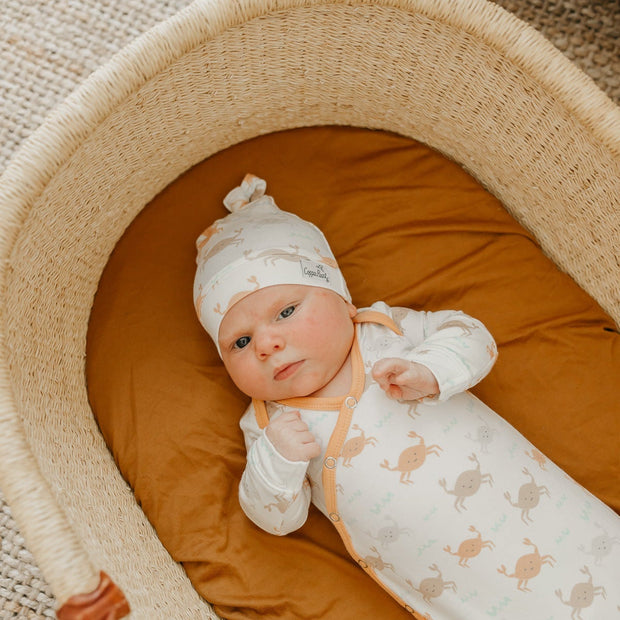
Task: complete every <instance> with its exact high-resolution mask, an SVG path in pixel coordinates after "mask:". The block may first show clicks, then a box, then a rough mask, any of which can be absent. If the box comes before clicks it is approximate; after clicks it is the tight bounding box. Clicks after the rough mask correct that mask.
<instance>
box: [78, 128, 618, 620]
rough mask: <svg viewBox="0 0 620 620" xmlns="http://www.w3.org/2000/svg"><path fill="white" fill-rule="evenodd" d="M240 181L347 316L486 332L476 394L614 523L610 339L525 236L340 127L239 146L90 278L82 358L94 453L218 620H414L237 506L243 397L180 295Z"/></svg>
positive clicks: (591, 305) (465, 193)
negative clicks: (334, 285)
mask: <svg viewBox="0 0 620 620" xmlns="http://www.w3.org/2000/svg"><path fill="white" fill-rule="evenodd" d="M246 172H252V173H254V174H257V175H258V176H260V177H262V178H264V179H266V180H267V183H268V186H267V193H269V194H271V195H273V196H274V198H275V200H276V202H277V204H278V205H279V206H280V207H281V208H283V209H286V210H288V211H291V212H294V213H297V214H298V215H300V216H301V217H303V218H305V219H308V220H311V221H313V222H314V223H315V224H317V225H318V226H319V228H321V229H322V230H323V232H324V233H325V235H326V237H327V239H328V240H329V242H330V244H331V246H332V249H333V251H334V253H335V255H336V257H337V258H338V260H339V263H340V266H341V269H342V271H343V272H344V275H345V277H346V279H347V283H348V285H349V289H350V291H351V294H352V296H353V300H354V302H355V303H356V305H357V306H358V307H364V306H367V305H370V304H371V303H372V302H374V301H377V300H383V301H385V302H386V303H388V304H390V305H401V306H408V307H412V308H415V309H425V310H440V309H459V310H463V311H464V312H466V313H468V314H471V315H472V316H474V317H476V318H479V319H480V320H482V321H483V322H484V323H485V324H486V325H487V327H488V328H489V329H490V331H491V333H492V334H493V335H494V337H495V339H496V341H497V344H498V348H499V360H498V362H497V364H496V366H495V367H494V369H493V370H492V371H491V373H490V375H489V376H488V377H487V378H486V379H485V380H484V381H483V382H482V383H481V384H479V385H478V386H476V388H475V389H474V390H472V391H473V392H474V393H475V394H476V396H478V397H479V398H481V399H482V400H483V401H484V402H486V403H487V404H488V405H489V406H490V407H492V408H493V409H494V410H495V411H497V412H498V413H499V414H500V415H502V416H503V417H504V418H505V419H506V420H508V422H510V423H511V424H512V425H513V426H515V427H516V428H517V429H518V430H519V431H520V432H521V433H523V434H524V435H525V436H526V437H527V438H528V439H529V440H530V441H532V442H533V443H534V445H536V446H537V448H538V449H539V450H540V451H541V452H542V453H543V454H544V456H540V455H538V454H534V453H533V454H532V458H533V461H532V467H538V466H540V465H537V462H538V463H540V462H542V459H544V458H549V459H551V460H553V461H555V462H556V463H557V464H558V465H559V466H561V467H562V468H563V469H564V470H565V471H566V472H567V473H568V474H570V475H571V476H572V477H573V478H575V479H576V480H577V481H578V482H580V483H581V484H583V485H584V486H585V487H586V488H587V489H589V490H590V491H591V492H592V493H594V494H595V495H597V496H598V497H599V498H601V499H602V500H603V501H605V502H606V503H608V504H609V505H610V506H612V507H613V508H614V509H615V510H619V509H620V487H619V485H618V480H619V479H620V452H619V451H618V436H619V435H620V404H619V403H620V399H619V398H618V395H617V389H618V387H619V386H618V377H620V336H619V334H618V332H617V331H616V328H615V326H614V322H613V321H612V319H611V318H610V317H609V316H608V315H607V314H606V313H605V312H603V311H602V310H601V308H600V307H599V306H598V305H597V303H596V302H594V301H593V300H592V299H591V298H590V297H589V296H588V295H587V294H586V293H585V292H584V291H583V290H582V289H581V288H579V287H578V286H577V285H576V284H575V283H574V281H573V280H572V279H571V278H570V277H568V276H567V275H565V274H564V273H562V272H560V271H559V270H558V269H557V268H556V266H555V265H554V263H553V262H551V261H550V260H549V259H547V258H546V257H545V256H544V255H543V253H542V252H541V250H540V248H539V247H538V245H537V243H536V241H535V239H534V238H533V236H532V235H531V234H530V233H528V232H527V231H526V230H524V228H522V227H521V226H520V225H519V224H518V223H517V222H516V221H515V220H514V219H513V218H512V217H511V216H510V215H509V214H508V213H507V212H506V211H505V210H504V209H503V207H502V205H501V204H500V203H499V202H498V201H497V200H496V199H495V198H494V197H493V196H492V195H490V194H489V193H488V192H487V191H485V190H484V188H482V187H481V186H480V185H479V184H478V183H477V182H476V181H475V180H474V179H472V178H471V177H470V176H469V175H468V174H467V173H466V172H464V171H463V170H462V169H461V168H460V167H459V166H458V165H457V164H455V163H453V162H451V161H448V160H447V159H445V158H444V157H443V156H442V155H440V154H438V153H436V152H434V151H433V150H431V149H430V148H428V147H427V146H425V145H422V144H420V143H417V142H414V141H412V140H410V139H407V138H403V137H400V136H397V135H393V134H389V133H384V132H374V131H370V130H363V129H356V128H345V127H321V128H318V127H316V128H306V129H296V130H291V131H286V132H281V133H277V134H270V135H266V136H262V137H258V138H254V139H252V140H250V141H247V142H244V143H241V144H238V145H236V146H233V147H231V148H229V149H227V150H225V151H222V152H220V153H218V154H217V155H215V156H213V157H211V158H209V159H208V160H205V161H204V162H202V163H201V164H199V165H197V166H195V167H194V168H192V169H191V170H189V171H188V172H187V173H185V174H184V175H183V176H182V177H180V178H179V179H178V180H177V181H175V182H174V183H173V184H171V185H170V186H169V187H168V188H166V190H165V191H163V192H162V193H161V194H160V195H159V196H157V197H156V198H155V199H154V200H153V201H152V202H151V203H150V204H149V205H148V206H147V207H146V208H145V209H144V210H143V211H142V212H141V214H140V215H139V216H138V217H137V218H136V219H135V220H134V221H133V223H132V224H131V226H130V227H129V228H128V229H127V231H126V233H125V234H124V236H123V237H122V238H121V240H120V241H119V243H118V245H117V247H116V249H115V251H114V252H113V254H112V255H111V257H110V260H109V263H108V265H107V267H106V269H105V271H104V273H103V276H102V278H101V281H100V286H99V290H98V293H97V296H96V299H95V303H94V306H93V310H92V315H91V322H90V327H89V332H88V343H87V385H88V390H89V398H90V401H91V405H92V408H93V411H94V413H95V416H96V418H97V420H98V423H99V425H100V427H101V430H102V432H103V434H104V436H105V439H106V441H107V444H108V446H109V448H110V450H111V451H112V453H113V454H114V458H115V460H116V462H117V463H118V465H119V468H120V470H121V472H122V473H123V476H124V477H125V478H126V480H127V481H128V483H129V484H130V485H131V487H132V488H133V490H134V493H135V495H136V498H137V500H138V502H139V503H140V505H141V506H142V508H143V510H144V511H145V513H146V515H147V516H148V518H149V520H150V521H151V522H152V523H153V525H154V526H155V528H156V530H157V533H158V535H159V537H160V538H161V540H162V542H163V544H164V545H165V546H166V548H167V549H168V551H169V552H170V554H171V555H172V557H173V558H174V559H175V560H176V561H178V562H181V563H182V565H183V567H184V568H185V570H186V572H187V574H188V575H189V577H190V579H191V580H192V583H193V584H194V586H195V587H196V589H197V590H198V591H199V592H200V594H201V595H202V596H204V597H205V598H206V599H207V600H208V601H209V602H211V603H212V604H213V605H214V608H215V610H216V611H217V613H218V614H219V615H221V616H222V617H224V618H231V619H247V618H259V617H260V618H290V619H291V620H292V619H308V620H310V619H311V618H312V619H314V618H337V619H339V620H348V619H352V620H353V619H356V620H357V619H358V618H361V617H378V618H382V619H384V620H392V619H394V620H395V619H397V618H402V619H404V618H409V617H410V615H409V614H408V613H407V612H406V611H404V610H403V609H402V608H401V607H400V606H399V605H397V604H396V603H395V602H394V601H392V599H391V598H390V597H389V596H388V595H387V594H386V593H385V592H383V590H381V589H380V587H379V586H378V585H377V584H375V583H374V582H372V581H371V580H370V579H369V578H368V577H367V576H366V575H365V574H364V573H363V572H362V571H361V570H360V569H359V568H358V567H357V566H356V565H355V564H354V563H353V561H352V560H350V559H349V557H348V555H347V553H346V552H345V550H344V546H343V545H342V543H341V541H340V540H339V538H338V535H337V533H336V531H335V529H334V528H333V527H332V525H331V524H330V523H329V522H328V521H327V520H326V519H325V518H324V517H323V516H322V515H320V513H318V511H316V510H314V509H313V510H311V513H310V516H309V518H308V521H307V522H306V525H305V526H304V527H303V528H302V529H301V530H299V531H297V532H295V533H293V534H291V535H289V536H286V537H283V538H279V537H276V536H272V535H270V534H267V533H265V532H263V531H261V530H260V529H258V528H257V527H256V526H254V525H253V524H252V523H251V522H250V521H249V520H248V519H247V518H246V517H245V515H244V514H243V512H242V511H241V508H240V506H239V503H238V500H237V485H238V481H239V478H240V476H241V472H242V470H243V467H244V462H245V450H244V442H243V438H242V435H241V431H240V430H239V426H238V422H239V419H240V417H241V415H242V413H243V411H244V410H245V408H246V406H247V404H248V402H249V401H248V399H247V398H246V397H245V396H244V395H242V394H241V393H239V392H238V391H237V389H236V388H235V387H234V385H233V384H232V383H231V381H230V380H229V379H228V377H227V375H226V372H225V370H224V368H223V366H222V364H221V362H220V359H219V357H218V355H217V353H216V350H215V347H214V346H213V344H212V343H211V341H210V339H209V337H208V335H207V334H206V333H205V332H204V331H203V329H202V328H201V326H200V324H199V323H198V320H197V318H196V316H195V313H194V308H193V305H192V284H193V277H194V270H195V245H194V244H195V240H196V238H197V237H198V235H199V234H200V233H201V232H202V230H204V229H205V228H206V227H207V226H208V225H209V224H211V223H212V221H213V220H214V219H216V218H218V217H222V216H223V215H225V213H226V212H225V209H224V207H223V206H222V198H223V197H224V196H225V195H226V193H227V192H228V191H229V190H230V189H231V188H232V187H234V186H236V185H238V183H239V182H240V180H241V178H242V177H243V175H244V174H245V173H246ZM476 440H477V438H475V437H472V442H475V441H476ZM475 445H476V444H475V443H472V446H473V447H475ZM420 501H423V498H420Z"/></svg>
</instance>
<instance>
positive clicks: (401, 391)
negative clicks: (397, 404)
mask: <svg viewBox="0 0 620 620" xmlns="http://www.w3.org/2000/svg"><path fill="white" fill-rule="evenodd" d="M372 376H373V377H374V378H375V381H377V383H378V384H379V386H380V387H381V389H382V390H383V391H384V392H385V393H386V394H387V395H388V396H389V397H390V398H395V399H397V400H419V399H421V398H424V397H426V396H430V397H432V396H435V395H437V394H439V385H438V383H437V379H435V375H434V374H433V373H432V372H431V371H430V370H429V369H428V368H427V367H426V366H423V365H422V364H418V363H417V362H409V361H407V360H404V359H401V358H398V357H386V358H385V359H382V360H379V361H378V362H377V363H376V364H375V365H374V366H373V367H372Z"/></svg>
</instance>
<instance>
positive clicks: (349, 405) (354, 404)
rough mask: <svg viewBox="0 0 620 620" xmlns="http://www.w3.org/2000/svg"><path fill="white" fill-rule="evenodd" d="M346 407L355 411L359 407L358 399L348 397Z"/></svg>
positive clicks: (345, 400)
mask: <svg viewBox="0 0 620 620" xmlns="http://www.w3.org/2000/svg"><path fill="white" fill-rule="evenodd" d="M344 405H345V407H346V408H347V409H355V407H357V398H355V396H347V397H346V398H345V399H344Z"/></svg>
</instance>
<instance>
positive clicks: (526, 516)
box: [504, 467, 549, 525]
mask: <svg viewBox="0 0 620 620" xmlns="http://www.w3.org/2000/svg"><path fill="white" fill-rule="evenodd" d="M521 471H522V472H523V473H524V474H525V475H526V476H529V477H530V481H529V482H526V483H525V484H523V485H521V488H520V489H519V499H518V500H517V502H516V503H515V502H513V501H512V500H511V499H510V493H509V492H508V491H506V492H505V493H504V497H505V498H506V499H507V500H508V501H509V502H510V505H511V506H514V507H515V508H521V521H523V523H525V524H526V525H527V524H528V520H529V522H530V523H532V522H533V519H532V517H531V516H530V510H532V508H535V507H536V506H538V502H539V501H540V496H541V495H546V496H547V497H549V489H547V487H545V486H540V487H539V486H538V485H537V484H536V482H535V481H534V476H532V474H531V473H530V472H529V470H528V468H527V467H524V468H523V469H522V470H521Z"/></svg>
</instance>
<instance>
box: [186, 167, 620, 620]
mask: <svg viewBox="0 0 620 620" xmlns="http://www.w3.org/2000/svg"><path fill="white" fill-rule="evenodd" d="M265 190H266V184H265V182H264V181H263V180H261V179H258V178H257V177H253V176H251V175H248V176H246V178H245V179H244V180H243V182H242V184H241V185H240V186H239V187H237V188H235V189H234V190H232V191H231V192H230V193H229V194H228V196H226V198H225V200H224V204H225V205H226V207H227V208H228V209H229V210H230V211H231V214H230V215H228V216H227V217H225V218H223V219H220V220H218V221H217V222H215V223H214V224H213V225H212V226H211V227H209V228H208V229H207V230H206V231H205V232H204V233H203V234H202V235H201V236H200V237H199V239H198V241H197V247H198V258H197V263H198V268H197V272H196V278H195V285H194V301H195V306H196V311H197V313H198V317H199V319H200V321H201V323H202V325H203V326H204V328H205V329H206V330H207V332H208V333H209V334H210V336H211V337H212V339H213V341H214V342H215V344H216V346H217V348H218V351H219V354H220V356H221V358H222V360H223V362H224V365H225V367H226V369H227V371H228V373H229V374H230V376H231V378H232V380H233V381H234V383H235V384H236V385H237V387H238V388H239V389H240V390H241V391H242V392H244V393H245V394H247V395H248V396H250V397H251V398H252V403H251V405H250V406H249V407H248V410H247V411H246V413H245V414H244V416H243V418H242V420H241V428H242V430H243V433H244V436H245V441H246V447H247V451H248V458H247V466H246V468H245V471H244V473H243V477H242V480H241V484H240V487H239V499H240V502H241V506H242V507H243V510H244V511H245V513H246V514H247V516H248V517H249V518H250V519H251V520H252V521H253V522H254V523H255V524H257V525H258V526H259V527H261V528H263V529H264V530H266V531H267V532H271V533H273V534H277V535H284V534H287V533H289V532H292V531H294V530H296V529H298V528H299V527H301V526H302V525H303V524H304V522H305V520H306V517H307V514H308V508H309V505H310V502H312V503H314V504H315V506H316V507H317V508H318V509H319V510H320V511H321V512H323V514H325V516H326V517H327V518H329V519H330V520H331V521H332V523H333V524H334V526H335V527H336V529H337V531H338V533H339V534H340V536H341V537H342V540H343V542H344V544H345V546H346V548H347V550H348V551H349V553H350V554H351V556H352V557H353V558H354V560H355V561H356V562H357V563H358V564H359V565H360V567H361V568H362V569H363V570H364V571H366V573H367V574H368V575H370V577H372V578H373V579H374V580H375V581H376V582H377V583H379V584H380V585H381V586H382V587H383V588H384V589H385V590H387V591H388V592H389V593H390V594H391V595H392V596H393V597H394V598H395V599H396V600H397V601H398V602H399V603H400V604H401V605H403V607H404V608H405V609H407V610H408V611H409V612H410V613H412V614H413V616H414V617H416V618H432V619H433V620H447V619H460V618H463V619H466V620H476V619H479V618H488V617H496V618H504V619H515V620H516V619H519V620H522V619H523V618H532V619H535V618H536V619H537V618H569V617H572V618H582V616H581V615H580V614H581V612H582V611H583V610H586V611H584V613H586V614H589V615H588V616H587V617H589V618H590V617H591V618H600V619H605V618H612V617H614V618H615V617H617V616H618V609H619V607H618V606H619V605H620V591H619V589H618V584H619V583H620V518H619V517H618V516H617V515H616V514H615V513H614V512H613V511H612V510H610V509H609V508H608V507H607V506H605V505H604V504H603V503H602V502H600V501H599V500H598V499H596V498H595V497H593V496H592V495H591V494H590V493H588V491H586V490H585V489H584V488H583V487H581V486H579V485H578V484H577V483H576V482H575V481H573V480H572V479H571V478H569V477H568V475H566V474H565V473H564V472H562V471H561V470H560V469H559V468H558V467H556V466H555V465H554V464H553V463H550V462H549V461H545V462H544V468H543V467H538V466H537V467H536V469H534V468H533V467H532V459H531V458H530V457H529V456H527V454H536V455H539V454H540V453H539V452H537V451H534V448H533V446H532V445H531V444H530V443H529V442H528V441H527V440H526V439H525V438H524V437H523V436H522V435H520V434H519V433H518V432H517V431H516V430H515V429H514V428H513V427H512V426H510V425H509V424H508V423H507V422H505V421H504V420H503V419H502V418H501V417H500V416H498V415H497V414H496V413H495V412H493V411H492V410H491V409H489V408H488V407H487V406H486V405H484V404H483V403H482V402H481V401H479V400H478V399H477V398H475V397H474V396H473V395H472V394H470V393H469V392H467V390H468V389H469V388H471V387H472V386H474V385H476V383H478V382H479V381H480V380H481V379H482V378H483V377H484V376H485V375H486V374H487V373H488V372H489V371H490V369H491V367H492V366H493V364H494V362H495V360H496V357H497V349H496V346H495V342H494V341H493V338H492V337H491V335H490V334H489V332H488V331H487V330H486V328H485V327H484V326H483V325H482V324H481V323H480V322H479V321H477V320H475V319H473V318H471V317H469V316H467V315H465V314H463V313H461V312H454V311H441V312H417V311H413V310H409V309H405V308H392V307H389V306H388V305H386V304H385V303H383V302H377V303H375V304H373V305H372V306H371V307H370V308H367V309H364V310H358V309H357V308H356V307H355V306H354V305H353V304H352V303H351V297H350V295H349V291H348V290H347V286H346V284H345V281H344V278H343V276H342V273H341V272H340V270H339V268H338V264H337V262H336V260H335V258H334V256H333V254H332V252H331V250H330V248H329V245H328V243H327V241H326V240H325V237H324V236H323V234H322V233H321V232H320V231H319V230H318V229H317V228H316V227H315V226H314V225H312V224H310V223H308V222H306V221H304V220H301V219H300V218H299V217H297V216H295V215H293V214H291V213H287V212H284V211H281V210H280V209H279V208H278V207H277V206H276V205H275V203H274V201H273V199H272V198H271V197H270V196H267V195H265ZM540 456H541V459H542V458H544V457H542V455H540ZM541 462H543V461H542V460H541ZM590 550H591V551H590ZM588 552H589V553H588ZM343 596H346V593H343Z"/></svg>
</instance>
